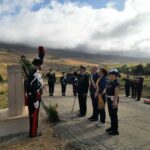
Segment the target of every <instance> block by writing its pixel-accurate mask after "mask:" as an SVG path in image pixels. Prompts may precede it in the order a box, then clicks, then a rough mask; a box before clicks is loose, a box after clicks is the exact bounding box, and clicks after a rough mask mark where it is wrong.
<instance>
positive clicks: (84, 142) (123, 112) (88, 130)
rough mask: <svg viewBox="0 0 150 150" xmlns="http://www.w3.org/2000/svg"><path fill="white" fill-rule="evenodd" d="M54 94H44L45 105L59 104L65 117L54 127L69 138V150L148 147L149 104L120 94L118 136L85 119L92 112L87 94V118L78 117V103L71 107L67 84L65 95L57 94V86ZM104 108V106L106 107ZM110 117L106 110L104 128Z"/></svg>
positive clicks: (59, 133) (142, 149) (135, 149)
mask: <svg viewBox="0 0 150 150" xmlns="http://www.w3.org/2000/svg"><path fill="white" fill-rule="evenodd" d="M56 88H57V93H56V94H55V97H53V98H50V97H49V96H47V95H45V96H44V100H45V102H46V104H49V103H50V102H51V103H52V104H54V103H58V105H59V114H60V116H61V118H62V119H63V120H64V121H63V122H61V123H59V124H57V125H56V126H55V129H56V132H57V134H58V135H59V136H61V137H62V138H64V139H66V140H70V142H69V143H68V145H67V148H66V149H68V150H74V149H79V150H80V149H83V150H150V105H146V104H143V102H142V101H141V102H135V101H134V100H132V99H128V98H125V97H123V96H121V101H120V104H119V131H120V135H119V136H115V137H112V136H109V135H107V133H106V132H105V128H97V127H96V125H95V123H91V122H89V121H88V119H87V118H88V117H89V116H90V115H91V110H92V108H91V101H90V97H88V101H87V105H88V112H87V117H84V118H77V117H76V114H77V110H78V109H79V108H78V102H77V101H76V103H75V109H74V113H71V107H72V104H73V100H74V97H73V96H72V87H71V86H68V87H67V96H66V97H61V96H60V87H59V86H58V85H57V86H56ZM106 110H107V109H106ZM109 124H110V120H109V116H108V111H107V123H106V127H109Z"/></svg>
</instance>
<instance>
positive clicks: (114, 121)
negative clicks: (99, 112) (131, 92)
mask: <svg viewBox="0 0 150 150" xmlns="http://www.w3.org/2000/svg"><path fill="white" fill-rule="evenodd" d="M107 103H108V111H109V116H110V121H111V129H112V130H113V131H115V132H116V131H118V107H117V108H113V101H112V100H111V99H110V98H107Z"/></svg>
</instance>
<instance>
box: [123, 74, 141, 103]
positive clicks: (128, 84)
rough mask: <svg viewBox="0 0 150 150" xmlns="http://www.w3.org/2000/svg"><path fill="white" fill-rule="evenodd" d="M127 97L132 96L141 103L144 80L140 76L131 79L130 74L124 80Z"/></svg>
mask: <svg viewBox="0 0 150 150" xmlns="http://www.w3.org/2000/svg"><path fill="white" fill-rule="evenodd" d="M124 81H125V94H126V97H129V96H130V95H131V98H133V99H136V100H137V101H140V99H141V95H142V89H143V82H144V78H143V77H142V76H141V75H140V74H139V75H138V76H137V77H135V78H133V79H131V78H130V75H129V74H128V75H127V77H126V78H125V79H124Z"/></svg>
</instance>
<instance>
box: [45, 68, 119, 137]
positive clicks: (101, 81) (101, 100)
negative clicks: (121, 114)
mask: <svg viewBox="0 0 150 150" xmlns="http://www.w3.org/2000/svg"><path fill="white" fill-rule="evenodd" d="M79 71H80V72H79V73H78V74H77V72H74V75H73V78H72V85H73V94H74V96H78V102H79V109H80V110H79V114H77V116H78V117H84V116H85V115H86V112H87V104H86V103H87V95H88V91H89V90H90V96H91V100H92V107H93V113H92V116H91V117H89V118H88V119H89V121H91V122H95V121H96V122H97V123H96V125H97V126H98V127H104V126H105V120H106V112H105V105H106V101H107V103H108V110H109V115H110V118H111V128H109V129H107V130H106V131H107V132H108V133H109V134H110V135H118V134H119V132H118V116H117V111H118V102H119V82H118V77H119V73H118V71H117V69H113V70H110V71H109V73H107V70H106V69H104V68H100V70H99V71H98V68H97V67H93V68H92V70H91V74H90V75H89V74H87V73H86V67H84V66H80V70H79ZM47 77H48V84H49V89H51V88H52V90H49V92H50V93H49V94H50V96H53V92H54V84H55V82H56V77H55V73H54V72H52V70H50V72H49V73H48V74H47ZM60 83H61V87H62V96H65V91H66V85H67V77H66V74H65V73H64V72H63V73H62V76H61V78H60ZM99 116H100V120H99Z"/></svg>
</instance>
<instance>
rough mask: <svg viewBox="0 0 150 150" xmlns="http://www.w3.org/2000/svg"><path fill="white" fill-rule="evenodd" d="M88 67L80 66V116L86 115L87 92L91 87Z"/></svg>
mask: <svg viewBox="0 0 150 150" xmlns="http://www.w3.org/2000/svg"><path fill="white" fill-rule="evenodd" d="M85 71H86V67H84V66H80V75H79V77H78V100H79V107H80V114H78V116H79V117H84V116H85V115H86V111H87V105H86V101H87V94H88V89H89V76H88V75H87V74H86V73H85Z"/></svg>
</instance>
